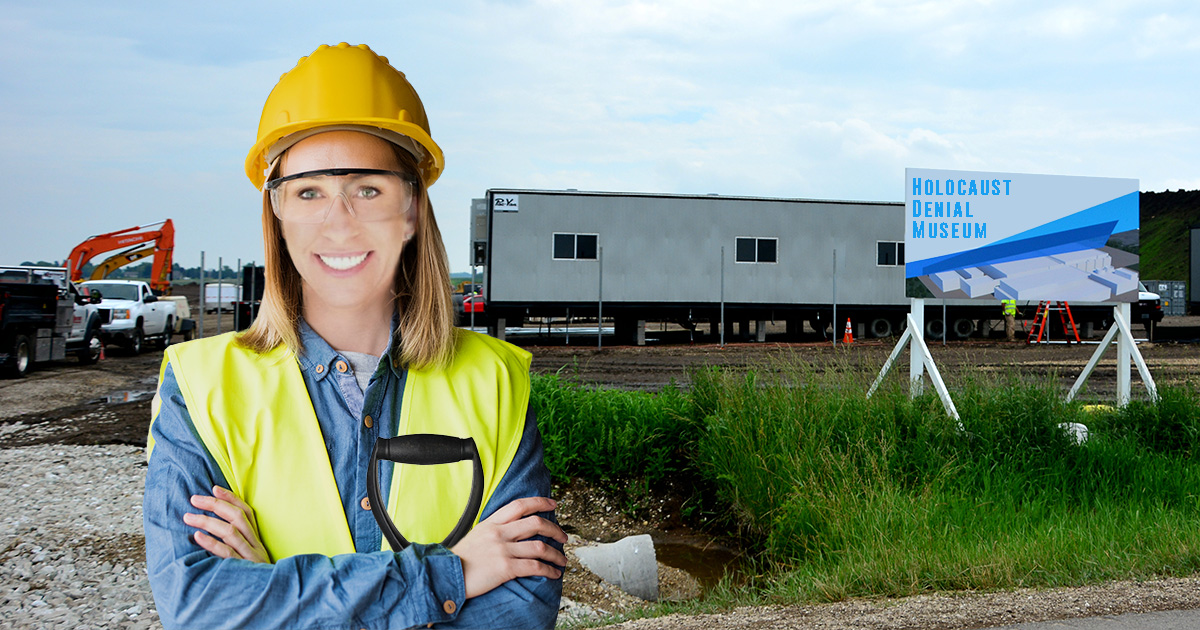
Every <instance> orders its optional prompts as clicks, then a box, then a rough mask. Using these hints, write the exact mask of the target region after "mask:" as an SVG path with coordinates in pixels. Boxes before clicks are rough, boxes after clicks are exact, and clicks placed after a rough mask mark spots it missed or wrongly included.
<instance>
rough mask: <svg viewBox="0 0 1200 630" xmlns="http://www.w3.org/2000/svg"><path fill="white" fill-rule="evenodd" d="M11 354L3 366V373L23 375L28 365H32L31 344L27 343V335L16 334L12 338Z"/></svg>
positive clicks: (27, 370)
mask: <svg viewBox="0 0 1200 630" xmlns="http://www.w3.org/2000/svg"><path fill="white" fill-rule="evenodd" d="M11 354H12V358H11V359H10V360H9V362H8V365H7V366H5V368H4V373H5V374H6V375H7V376H11V377H14V378H21V377H22V376H25V374H27V373H28V372H29V367H30V366H31V365H33V345H32V344H30V343H29V337H27V336H25V335H17V336H16V338H14V339H13V343H12V351H11Z"/></svg>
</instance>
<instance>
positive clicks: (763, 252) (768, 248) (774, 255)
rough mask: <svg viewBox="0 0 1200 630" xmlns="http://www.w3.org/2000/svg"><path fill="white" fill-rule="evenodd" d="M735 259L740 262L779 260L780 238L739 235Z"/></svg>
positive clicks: (773, 261)
mask: <svg viewBox="0 0 1200 630" xmlns="http://www.w3.org/2000/svg"><path fill="white" fill-rule="evenodd" d="M734 260H736V261H737V262H740V263H775V262H779V239H777V238H755V237H751V236H739V237H738V238H737V248H736V254H735V255H734Z"/></svg>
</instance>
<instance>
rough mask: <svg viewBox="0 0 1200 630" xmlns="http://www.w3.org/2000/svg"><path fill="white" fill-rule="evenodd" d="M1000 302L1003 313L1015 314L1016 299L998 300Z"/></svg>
mask: <svg viewBox="0 0 1200 630" xmlns="http://www.w3.org/2000/svg"><path fill="white" fill-rule="evenodd" d="M1000 303H1001V304H1003V305H1004V314H1005V315H1016V314H1017V301H1016V300H1000Z"/></svg>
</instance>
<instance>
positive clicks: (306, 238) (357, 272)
mask: <svg viewBox="0 0 1200 630" xmlns="http://www.w3.org/2000/svg"><path fill="white" fill-rule="evenodd" d="M331 168H368V169H380V170H399V169H400V164H399V163H398V161H397V160H396V155H395V152H394V150H393V148H392V145H391V143H389V142H388V141H386V140H383V139H382V138H377V137H375V136H372V135H370V134H366V133H360V132H357V131H330V132H326V133H321V134H317V135H315V136H310V137H308V138H305V139H304V140H301V141H300V142H298V143H296V144H295V145H293V146H292V147H291V148H290V149H288V150H287V152H286V153H284V155H283V159H282V162H281V164H280V176H281V177H286V176H288V175H294V174H296V173H304V172H308V171H317V170H322V169H331ZM352 177H353V176H345V177H341V178H334V179H335V180H345V181H346V186H347V187H348V188H352V187H353V184H352V183H351V180H352ZM333 183H334V184H335V185H337V184H338V183H339V182H338V181H334V182H333ZM407 190H408V191H409V192H408V196H407V204H408V207H407V208H405V209H404V211H402V212H398V213H397V214H396V215H395V217H394V218H389V219H386V220H377V221H370V222H363V221H360V220H359V219H358V218H356V217H355V216H353V215H351V213H350V210H349V208H347V206H346V197H341V196H333V197H332V200H331V202H330V203H332V206H331V207H330V208H329V212H328V214H327V215H326V216H325V220H324V221H323V222H320V223H302V222H296V221H289V220H286V219H280V225H281V227H282V231H283V238H284V240H285V241H286V243H287V249H288V254H289V255H290V256H291V258H292V264H294V265H295V266H296V269H297V270H298V271H299V272H300V277H301V278H302V279H303V281H304V283H303V287H304V289H303V290H304V307H305V309H306V311H307V310H309V309H314V308H320V309H325V308H332V309H341V308H354V309H374V308H379V307H380V306H381V305H382V304H386V303H390V302H391V300H392V298H393V290H392V287H394V286H395V278H396V266H397V264H398V263H399V261H400V253H401V251H403V249H404V245H405V243H407V242H408V240H409V239H411V238H412V236H413V233H414V231H415V229H416V203H417V202H416V199H415V198H413V197H412V188H411V187H408V188H407ZM351 193H352V194H353V190H352V191H351ZM350 196H352V195H350ZM351 204H352V205H353V200H351Z"/></svg>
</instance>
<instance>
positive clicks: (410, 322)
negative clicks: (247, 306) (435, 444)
mask: <svg viewBox="0 0 1200 630" xmlns="http://www.w3.org/2000/svg"><path fill="white" fill-rule="evenodd" d="M393 149H394V151H395V153H396V159H397V161H398V162H399V163H400V170H401V171H403V172H405V173H408V174H409V175H411V176H412V180H413V181H414V183H413V195H414V197H415V198H416V200H417V203H416V213H417V216H416V230H415V232H414V234H413V238H412V239H411V240H410V241H409V242H408V244H407V245H406V246H405V247H404V249H403V251H402V252H401V254H400V261H399V263H397V267H396V282H395V287H394V291H395V293H396V298H395V300H396V309H397V311H398V312H399V314H400V322H399V325H398V326H397V328H396V332H395V335H396V339H395V340H394V344H393V345H396V346H398V347H399V348H400V352H399V356H398V357H397V356H393V359H399V360H400V361H402V362H403V363H404V364H405V365H409V366H412V367H416V368H424V367H434V368H436V367H444V366H446V365H447V364H448V363H449V362H450V359H451V357H452V356H453V354H454V306H453V302H452V300H451V297H450V264H449V261H448V260H447V258H446V249H445V246H444V245H443V244H442V233H441V231H440V230H438V226H437V220H436V219H434V216H433V206H432V205H431V204H430V202H429V196H428V194H427V193H426V187H425V183H424V180H422V179H421V176H420V175H419V173H420V171H419V169H418V168H417V161H416V159H415V158H414V157H413V156H412V155H411V154H410V153H408V152H407V151H404V150H403V149H401V148H399V147H396V146H395V145H393ZM280 162H281V160H276V161H275V163H274V164H273V165H272V167H271V170H270V173H268V175H267V178H268V179H272V178H275V177H278V176H279V163H280ZM262 224H263V249H264V254H265V256H266V261H265V262H264V266H265V270H264V275H265V282H264V286H263V298H262V304H261V305H260V307H259V310H258V317H257V318H256V319H255V320H254V323H253V324H251V325H250V328H248V329H247V330H246V331H244V332H242V333H239V334H238V336H237V340H238V342H239V343H241V344H242V345H244V346H246V347H248V348H251V349H253V350H255V351H257V352H260V353H266V352H269V351H271V350H273V349H275V348H276V347H278V346H279V345H280V344H284V345H286V346H287V347H288V348H289V349H290V350H291V351H292V352H294V353H295V354H297V355H299V354H300V353H301V352H302V351H303V350H304V346H303V344H302V343H301V341H300V319H301V317H302V315H303V312H304V310H303V299H304V295H303V290H302V285H303V281H302V280H301V278H300V272H298V271H297V270H296V266H295V265H293V264H292V258H291V256H290V255H289V254H288V251H287V244H286V243H285V241H284V240H283V229H282V227H281V226H280V225H279V219H278V218H277V217H276V216H275V213H274V212H273V211H272V209H271V199H270V194H269V193H268V191H267V190H266V187H265V186H264V187H263V213H262Z"/></svg>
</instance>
